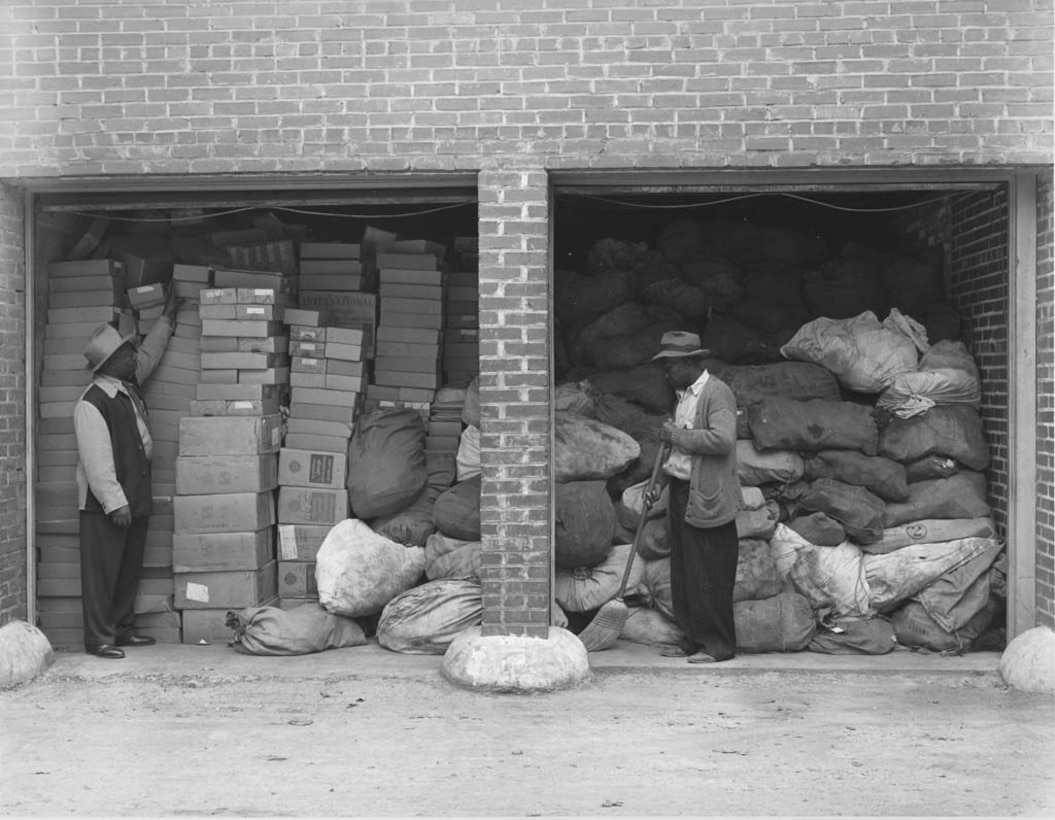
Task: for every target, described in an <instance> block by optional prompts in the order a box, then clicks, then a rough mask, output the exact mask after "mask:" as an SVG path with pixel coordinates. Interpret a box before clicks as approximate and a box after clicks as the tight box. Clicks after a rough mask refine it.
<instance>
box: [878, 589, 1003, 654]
mask: <svg viewBox="0 0 1055 820" xmlns="http://www.w3.org/2000/svg"><path fill="white" fill-rule="evenodd" d="M997 609H998V604H997V602H996V601H995V600H994V599H992V598H990V599H989V600H988V601H986V603H985V606H983V607H982V609H980V610H979V611H978V612H977V613H976V614H975V615H974V617H973V618H971V620H970V621H968V622H967V624H966V625H965V626H963V627H962V628H960V629H957V630H954V631H952V632H946V631H945V630H944V629H942V628H941V627H940V626H939V625H938V623H937V622H936V621H935V620H934V619H933V618H932V617H931V616H930V615H928V614H927V610H925V609H924V608H923V605H922V604H919V603H917V602H916V601H909V602H908V603H906V604H904V605H903V606H901V607H899V608H898V609H897V610H895V611H894V612H893V613H891V615H890V621H891V623H893V625H894V632H895V634H896V635H897V640H898V643H900V644H901V645H902V646H912V647H920V648H923V649H929V650H931V651H932V652H957V653H962V652H967V651H969V650H970V648H971V644H973V643H974V641H975V640H976V639H977V638H978V636H979V635H981V634H982V633H983V632H985V631H986V630H987V629H988V628H989V625H990V624H991V623H992V622H993V617H994V616H995V615H996V611H997Z"/></svg>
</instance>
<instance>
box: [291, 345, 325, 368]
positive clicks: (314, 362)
mask: <svg viewBox="0 0 1055 820" xmlns="http://www.w3.org/2000/svg"><path fill="white" fill-rule="evenodd" d="M292 344H293V343H290V346H291V347H292ZM291 352H292V351H291ZM289 369H290V371H291V372H293V373H316V374H318V375H325V374H326V360H325V359H322V358H319V357H317V356H299V355H293V356H292V358H291V359H290V362H289Z"/></svg>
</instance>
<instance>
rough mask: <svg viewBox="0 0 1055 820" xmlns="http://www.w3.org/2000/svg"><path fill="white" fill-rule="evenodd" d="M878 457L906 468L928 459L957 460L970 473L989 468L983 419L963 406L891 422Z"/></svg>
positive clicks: (880, 444) (972, 409)
mask: <svg viewBox="0 0 1055 820" xmlns="http://www.w3.org/2000/svg"><path fill="white" fill-rule="evenodd" d="M879 455H881V456H886V457H887V458H892V459H894V461H900V462H901V463H902V464H907V463H908V462H910V461H915V460H916V459H920V458H923V457H924V456H929V455H940V456H947V457H948V458H954V459H956V460H957V461H958V462H960V463H961V464H962V465H964V466H965V467H967V468H969V469H971V470H984V469H985V468H986V466H988V464H989V444H988V443H987V442H986V440H985V435H984V434H983V433H982V416H981V414H980V413H979V412H978V411H977V410H976V409H975V408H973V407H967V406H966V405H962V404H950V405H939V406H937V407H932V408H931V409H930V410H928V411H927V412H926V413H924V414H923V415H921V416H913V417H912V418H908V419H899V418H894V419H891V421H890V423H889V424H888V425H887V426H886V427H884V428H883V430H882V432H881V433H880V436H879Z"/></svg>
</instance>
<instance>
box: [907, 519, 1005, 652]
mask: <svg viewBox="0 0 1055 820" xmlns="http://www.w3.org/2000/svg"><path fill="white" fill-rule="evenodd" d="M988 544H989V546H988V548H987V549H986V550H985V552H982V553H980V554H979V555H976V556H975V557H974V558H972V559H971V560H970V561H968V562H967V563H965V564H962V565H961V566H958V567H956V569H952V570H949V571H948V572H944V573H942V574H941V575H940V576H939V577H938V578H937V580H935V581H934V582H933V583H931V584H928V585H927V586H925V587H924V588H923V589H922V590H920V592H918V593H917V594H916V596H915V598H914V599H913V600H915V601H917V602H919V603H920V604H921V605H922V606H923V608H924V609H925V610H926V611H927V614H928V615H929V616H930V617H931V618H932V619H933V620H934V622H935V623H936V624H938V626H940V627H941V628H942V629H944V630H945V631H946V632H955V631H957V630H959V629H962V628H963V627H965V626H966V625H967V623H968V622H969V621H970V620H971V619H972V618H973V617H974V616H975V615H976V614H977V613H978V612H979V611H980V610H981V609H982V608H983V607H984V606H985V604H986V602H987V601H988V600H989V591H990V573H989V570H990V568H991V567H992V566H993V564H994V562H995V561H996V559H997V557H998V556H999V555H1000V554H1001V553H1002V552H1003V542H1001V541H997V540H989V541H988Z"/></svg>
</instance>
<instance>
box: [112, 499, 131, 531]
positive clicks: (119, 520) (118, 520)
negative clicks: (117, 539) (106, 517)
mask: <svg viewBox="0 0 1055 820" xmlns="http://www.w3.org/2000/svg"><path fill="white" fill-rule="evenodd" d="M110 518H111V519H112V520H113V522H114V523H115V524H116V525H117V526H119V527H130V526H132V508H131V507H129V506H128V505H127V504H125V505H124V506H123V507H118V508H117V509H116V510H114V511H113V512H112V513H110Z"/></svg>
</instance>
